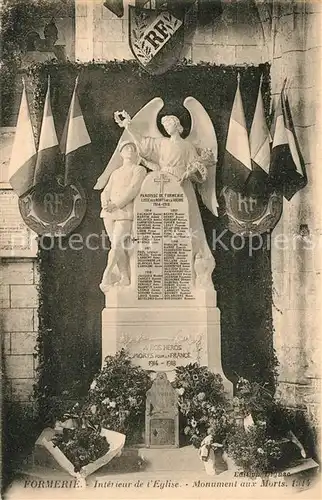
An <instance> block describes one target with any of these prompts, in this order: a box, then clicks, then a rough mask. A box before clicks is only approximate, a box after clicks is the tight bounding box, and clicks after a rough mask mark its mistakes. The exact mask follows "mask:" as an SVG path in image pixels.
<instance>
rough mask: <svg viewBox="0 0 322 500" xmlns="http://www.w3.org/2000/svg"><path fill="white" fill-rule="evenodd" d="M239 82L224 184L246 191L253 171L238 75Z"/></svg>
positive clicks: (228, 140)
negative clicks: (245, 188) (247, 182)
mask: <svg viewBox="0 0 322 500" xmlns="http://www.w3.org/2000/svg"><path fill="white" fill-rule="evenodd" d="M237 82H238V83H237V90H236V94H235V99H234V103H233V107H232V111H231V115H230V121H229V126H228V133H227V140H226V149H225V154H224V161H223V167H222V182H223V185H224V186H228V187H231V188H232V189H235V190H237V191H241V190H243V189H244V187H245V184H246V181H247V179H248V177H249V175H250V173H251V171H252V164H251V158H250V148H249V140H248V134H247V128H246V121H245V114H244V108H243V102H242V98H241V94H240V88H239V82H240V75H238V80H237Z"/></svg>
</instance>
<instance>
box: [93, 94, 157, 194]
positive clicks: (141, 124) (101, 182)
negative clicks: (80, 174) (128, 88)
mask: <svg viewBox="0 0 322 500" xmlns="http://www.w3.org/2000/svg"><path fill="white" fill-rule="evenodd" d="M163 106H164V102H163V100H162V99H161V97H155V98H154V99H152V100H151V101H149V102H148V103H147V104H146V105H145V106H143V108H141V109H140V111H138V112H137V113H136V115H134V116H133V118H132V120H131V123H132V124H133V125H134V126H135V128H136V129H137V130H139V131H140V134H142V135H145V136H149V137H163V136H162V134H161V132H160V131H159V129H158V127H157V116H158V113H159V111H160V110H161V109H162V108H163ZM132 140H133V139H132V136H131V135H130V133H129V132H128V131H127V130H124V132H123V134H122V135H121V137H120V139H119V141H118V143H117V146H116V149H115V151H114V153H113V155H112V157H111V159H110V161H109V162H108V164H107V166H106V168H105V170H104V172H103V173H102V175H101V176H100V177H99V178H98V179H97V182H96V184H95V186H94V189H104V187H105V186H106V184H107V182H108V180H109V178H110V175H111V174H112V172H114V170H116V169H117V168H118V167H120V166H121V165H122V158H121V155H120V153H119V144H120V143H121V142H123V141H132Z"/></svg>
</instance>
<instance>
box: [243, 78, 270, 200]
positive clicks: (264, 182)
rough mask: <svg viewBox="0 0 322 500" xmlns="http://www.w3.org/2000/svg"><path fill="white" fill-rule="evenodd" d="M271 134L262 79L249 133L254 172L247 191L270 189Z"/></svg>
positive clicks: (259, 191) (254, 191)
mask: <svg viewBox="0 0 322 500" xmlns="http://www.w3.org/2000/svg"><path fill="white" fill-rule="evenodd" d="M271 142H272V138H271V134H270V131H269V128H268V126H267V122H266V117H265V111H264V102H263V96H262V78H261V81H260V85H259V89H258V96H257V101H256V107H255V112H254V117H253V122H252V126H251V129H250V134H249V145H250V157H251V162H252V173H251V174H250V176H249V178H248V181H247V191H248V192H251V193H253V194H259V195H260V194H264V193H266V192H268V191H269V190H270V183H269V177H268V176H269V167H270V161H271Z"/></svg>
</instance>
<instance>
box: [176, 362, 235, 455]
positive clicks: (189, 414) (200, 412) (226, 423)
mask: <svg viewBox="0 0 322 500" xmlns="http://www.w3.org/2000/svg"><path fill="white" fill-rule="evenodd" d="M173 384H174V387H175V388H176V389H177V392H178V395H179V396H178V404H179V408H180V411H181V413H182V415H183V416H184V417H185V426H184V434H185V435H186V436H188V437H189V439H190V442H191V443H192V444H193V445H194V446H195V447H196V448H199V447H200V444H201V442H202V441H203V439H204V438H205V437H206V436H207V435H209V434H211V435H212V436H213V438H214V441H216V442H222V440H223V439H224V438H225V436H226V433H227V432H228V429H229V428H230V426H231V423H232V420H231V417H230V415H229V411H227V408H228V407H229V402H228V400H227V398H226V396H225V392H224V386H223V384H222V378H221V376H220V375H218V374H215V373H212V372H211V371H210V370H209V369H208V368H207V367H205V366H199V364H198V363H190V364H188V365H186V366H179V367H177V368H176V377H175V380H174V383H173Z"/></svg>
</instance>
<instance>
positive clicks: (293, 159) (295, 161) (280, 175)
mask: <svg viewBox="0 0 322 500" xmlns="http://www.w3.org/2000/svg"><path fill="white" fill-rule="evenodd" d="M269 174H270V182H271V184H272V185H273V187H274V188H275V189H276V190H278V191H279V192H281V193H282V194H283V196H284V198H286V199H287V200H288V201H290V200H291V198H292V197H293V196H294V195H295V193H297V191H299V190H300V189H302V188H303V187H304V186H305V185H306V184H307V176H306V170H305V163H304V159H303V156H302V154H301V151H300V147H299V143H298V140H297V137H296V134H295V128H294V124H293V119H292V113H291V109H290V104H289V101H288V98H287V96H286V92H285V83H284V87H283V89H282V92H281V95H280V98H279V100H278V104H277V108H276V112H275V119H274V123H273V146H272V155H271V164H270V170H269Z"/></svg>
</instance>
